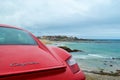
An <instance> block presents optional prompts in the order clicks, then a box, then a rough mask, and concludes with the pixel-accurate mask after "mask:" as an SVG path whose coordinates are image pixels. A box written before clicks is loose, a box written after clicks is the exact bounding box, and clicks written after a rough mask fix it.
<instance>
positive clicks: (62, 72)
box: [0, 24, 85, 80]
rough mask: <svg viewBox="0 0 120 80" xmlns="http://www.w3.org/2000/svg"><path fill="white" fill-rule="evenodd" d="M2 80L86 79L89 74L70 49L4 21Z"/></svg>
mask: <svg viewBox="0 0 120 80" xmlns="http://www.w3.org/2000/svg"><path fill="white" fill-rule="evenodd" d="M0 80H85V75H84V74H83V72H82V70H80V68H79V67H78V64H77V63H76V62H75V60H74V59H73V58H72V56H71V55H70V54H69V53H68V52H67V51H65V50H63V49H61V48H58V47H53V46H45V45H44V44H43V43H41V42H40V41H39V40H38V39H37V38H36V37H35V36H34V35H32V34H31V33H30V32H28V31H26V30H23V29H20V28H16V27H13V26H8V25H3V24H0Z"/></svg>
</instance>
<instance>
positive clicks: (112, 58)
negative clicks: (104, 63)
mask: <svg viewBox="0 0 120 80" xmlns="http://www.w3.org/2000/svg"><path fill="white" fill-rule="evenodd" d="M112 59H113V60H120V58H112Z"/></svg>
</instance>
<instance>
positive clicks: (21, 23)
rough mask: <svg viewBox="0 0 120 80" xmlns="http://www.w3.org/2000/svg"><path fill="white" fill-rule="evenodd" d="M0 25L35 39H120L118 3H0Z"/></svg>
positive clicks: (27, 0)
mask: <svg viewBox="0 0 120 80" xmlns="http://www.w3.org/2000/svg"><path fill="white" fill-rule="evenodd" d="M0 24H8V25H13V26H17V27H20V28H23V29H26V30H28V31H30V32H32V33H33V34H34V35H36V36H42V35H67V36H77V37H79V38H89V39H120V0H0Z"/></svg>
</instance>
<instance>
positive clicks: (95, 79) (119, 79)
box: [85, 73, 120, 80]
mask: <svg viewBox="0 0 120 80" xmlns="http://www.w3.org/2000/svg"><path fill="white" fill-rule="evenodd" d="M85 75H86V80H120V76H108V75H98V74H92V73H85Z"/></svg>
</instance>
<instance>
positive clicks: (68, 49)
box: [58, 46, 83, 52]
mask: <svg viewBox="0 0 120 80" xmlns="http://www.w3.org/2000/svg"><path fill="white" fill-rule="evenodd" d="M58 47H59V48H62V49H64V50H66V51H68V52H83V51H82V50H77V49H73V50H72V49H70V48H68V47H67V46H58Z"/></svg>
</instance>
